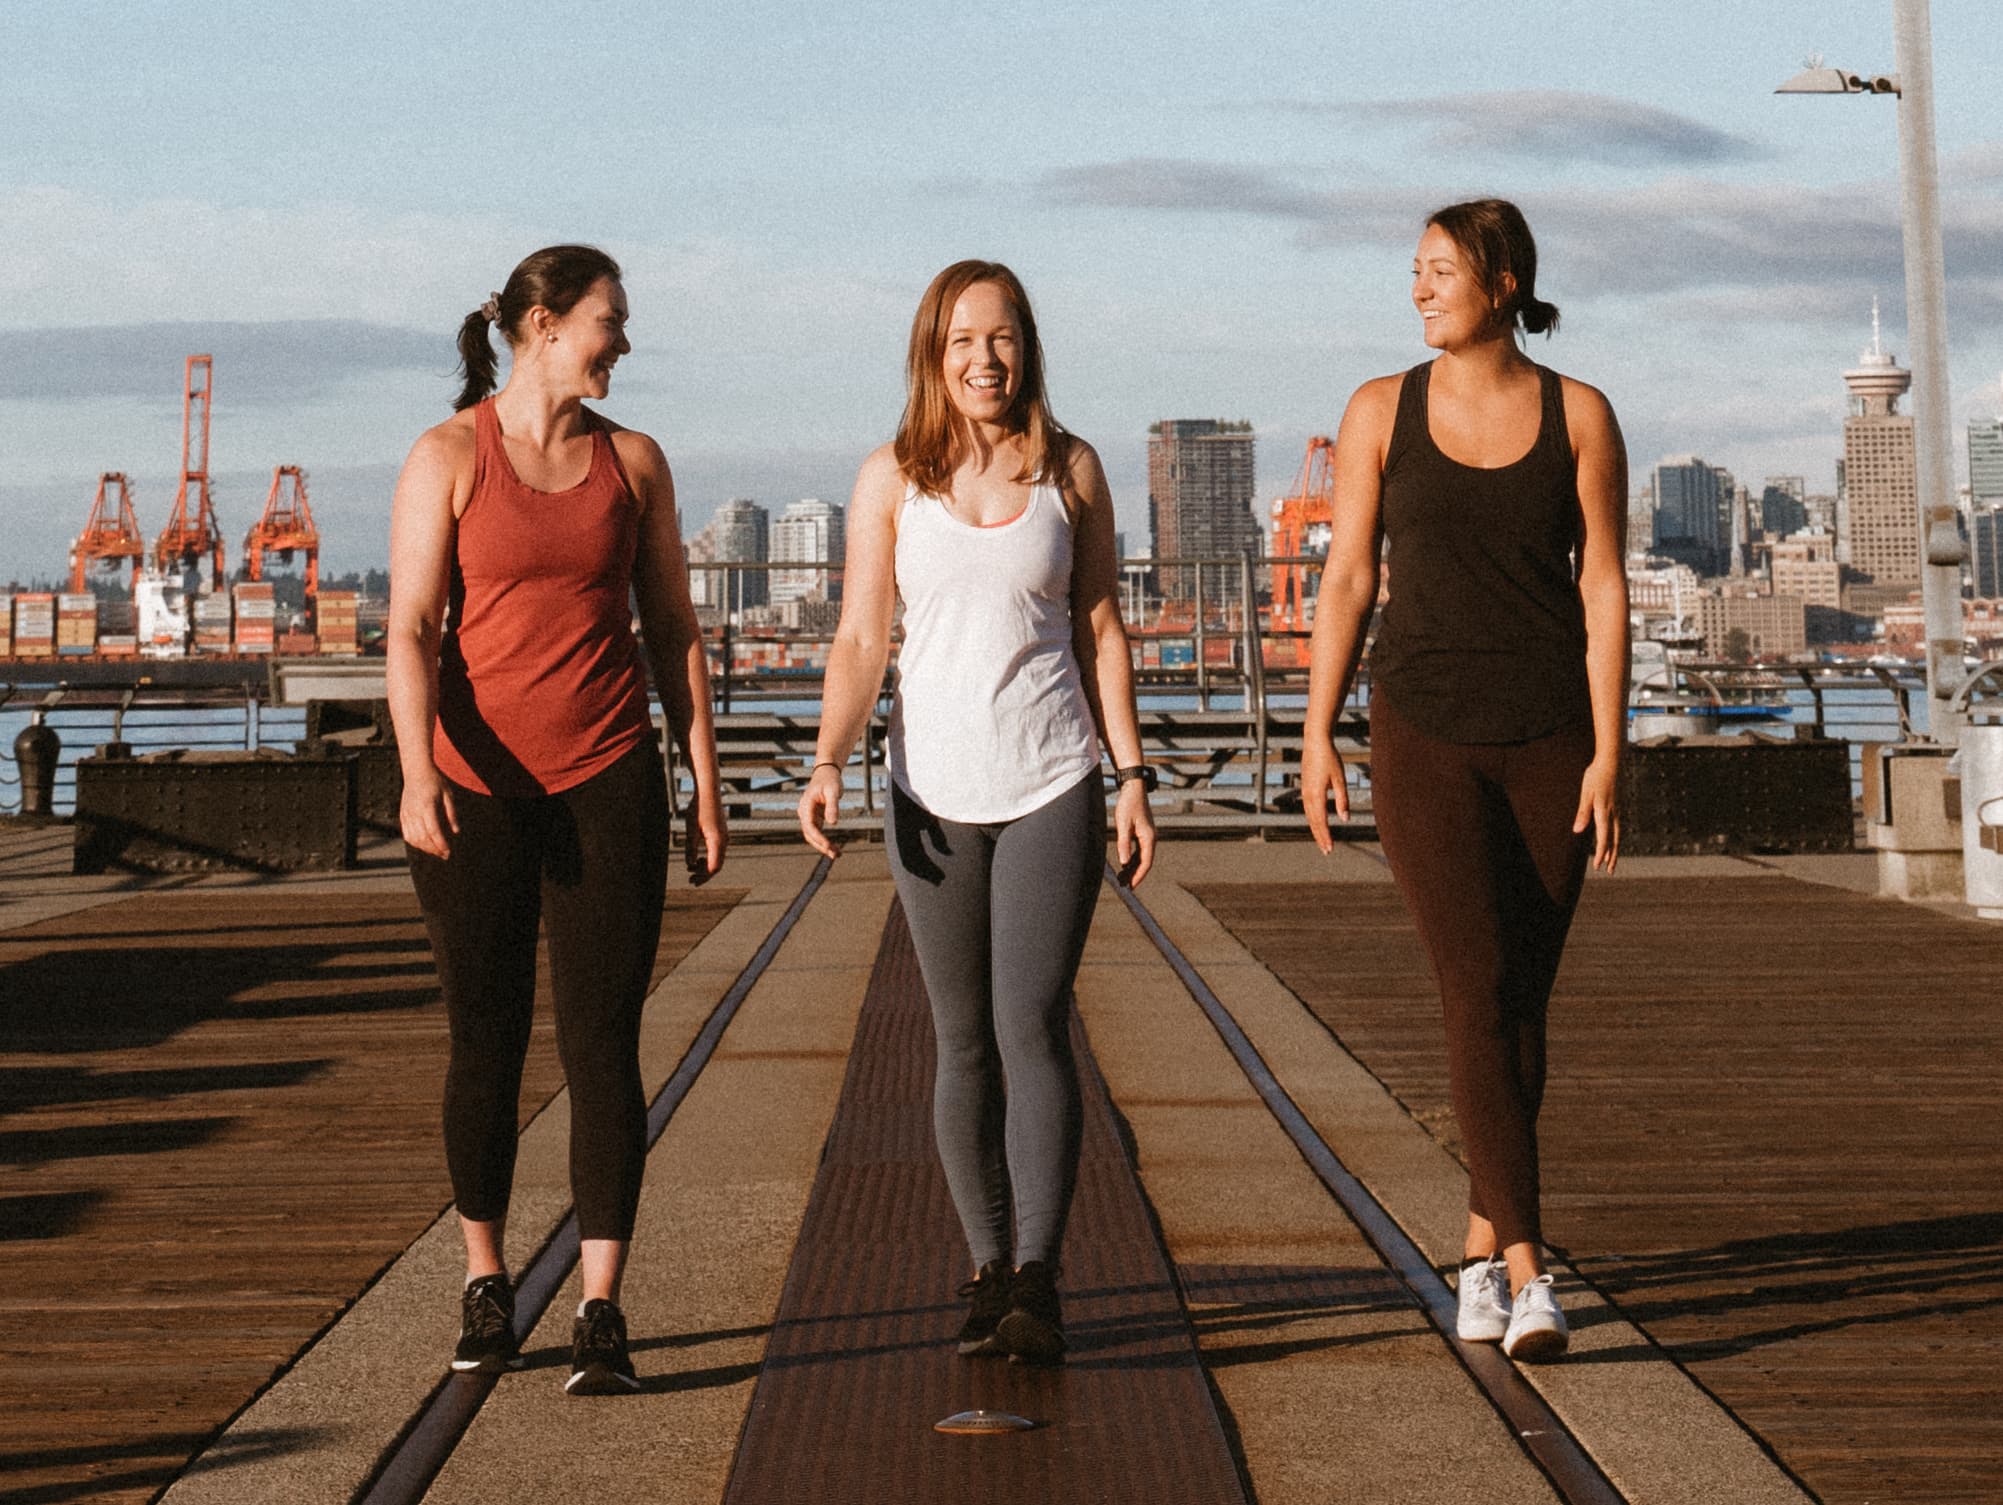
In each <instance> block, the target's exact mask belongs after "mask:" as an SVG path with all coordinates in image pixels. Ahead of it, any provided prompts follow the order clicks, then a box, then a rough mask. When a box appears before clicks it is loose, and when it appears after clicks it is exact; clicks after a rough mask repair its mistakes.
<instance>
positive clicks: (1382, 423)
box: [1342, 371, 1405, 436]
mask: <svg viewBox="0 0 2003 1505" xmlns="http://www.w3.org/2000/svg"><path fill="white" fill-rule="evenodd" d="M1404 385H1405V373H1404V372H1402V371H1400V372H1396V373H1395V374H1393V375H1391V376H1373V377H1371V378H1370V380H1369V381H1367V382H1365V383H1364V384H1363V385H1362V386H1360V387H1358V388H1357V389H1356V390H1355V391H1354V392H1352V393H1350V394H1349V406H1348V407H1346V408H1344V409H1343V411H1342V425H1343V427H1344V428H1348V427H1349V426H1350V425H1351V424H1355V425H1356V426H1357V428H1358V430H1359V431H1360V432H1362V433H1365V434H1377V433H1380V432H1381V433H1383V434H1385V435H1387V436H1388V435H1389V434H1390V432H1391V425H1392V423H1393V422H1394V421H1395V420H1396V418H1397V416H1398V393H1399V391H1400V389H1401V388H1403V386H1404Z"/></svg>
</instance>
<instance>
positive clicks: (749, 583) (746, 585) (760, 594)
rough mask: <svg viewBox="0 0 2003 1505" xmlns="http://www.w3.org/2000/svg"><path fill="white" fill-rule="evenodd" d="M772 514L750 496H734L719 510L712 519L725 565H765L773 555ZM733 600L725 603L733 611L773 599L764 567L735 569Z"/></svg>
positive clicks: (732, 580) (761, 604)
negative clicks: (762, 568)
mask: <svg viewBox="0 0 2003 1505" xmlns="http://www.w3.org/2000/svg"><path fill="white" fill-rule="evenodd" d="M771 522H772V514H771V513H769V512H767V511H766V510H765V509H764V508H763V507H761V506H759V505H758V504H757V503H756V502H754V501H752V500H751V498H750V497H748V496H734V497H732V498H731V499H730V500H729V501H727V502H725V503H724V504H723V505H722V506H721V507H719V508H717V509H716V516H715V517H713V518H711V519H710V523H709V525H710V527H711V528H712V529H713V530H714V534H715V540H716V558H717V561H718V562H719V563H723V564H763V563H764V562H765V561H766V560H767V559H768V558H769V557H770V553H769V544H768V539H769V536H770V532H771ZM729 590H730V599H729V600H728V601H727V602H725V603H724V604H725V605H726V606H728V607H730V608H731V609H732V610H733V611H737V610H742V609H743V608H745V607H747V606H763V605H765V604H766V603H767V602H768V601H770V600H771V599H772V592H771V581H770V580H769V579H768V578H767V576H766V574H765V571H763V570H732V571H731V572H730V587H729Z"/></svg>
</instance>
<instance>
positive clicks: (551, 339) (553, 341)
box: [549, 335, 556, 345]
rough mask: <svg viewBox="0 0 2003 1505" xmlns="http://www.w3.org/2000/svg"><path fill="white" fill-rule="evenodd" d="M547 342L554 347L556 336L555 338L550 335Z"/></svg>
mask: <svg viewBox="0 0 2003 1505" xmlns="http://www.w3.org/2000/svg"><path fill="white" fill-rule="evenodd" d="M549 342H550V344H552V345H554V344H555V343H556V336H555V335H551V336H550V337H549Z"/></svg>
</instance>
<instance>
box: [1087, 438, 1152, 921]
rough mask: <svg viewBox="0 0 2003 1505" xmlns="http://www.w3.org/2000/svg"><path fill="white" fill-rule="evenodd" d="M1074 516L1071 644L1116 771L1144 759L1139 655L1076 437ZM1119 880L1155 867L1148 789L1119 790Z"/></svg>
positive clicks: (1104, 494)
mask: <svg viewBox="0 0 2003 1505" xmlns="http://www.w3.org/2000/svg"><path fill="white" fill-rule="evenodd" d="M1068 463H1069V468H1070V476H1069V486H1068V488H1067V489H1068V491H1069V493H1070V496H1071V499H1072V507H1073V511H1074V517H1073V524H1072V554H1071V646H1072V651H1073V652H1074V653H1076V654H1077V657H1078V669H1079V674H1080V677H1081V678H1082V680H1083V681H1084V686H1085V698H1086V700H1087V701H1089V702H1090V703H1091V706H1092V719H1093V721H1094V722H1095V723H1096V724H1097V726H1098V728H1099V738H1100V740H1101V741H1103V742H1104V743H1105V744H1106V751H1107V753H1108V754H1109V755H1110V756H1111V757H1112V760H1113V766H1114V767H1115V768H1131V767H1133V766H1134V765H1135V764H1137V763H1139V762H1140V761H1141V756H1142V754H1141V725H1140V714H1139V712H1138V711H1137V710H1136V708H1135V706H1134V662H1133V652H1132V650H1131V649H1130V648H1129V647H1128V646H1127V628H1126V624H1125V623H1124V622H1122V621H1121V620H1120V590H1119V573H1120V562H1119V560H1118V559H1117V558H1116V557H1115V555H1114V551H1113V494H1112V491H1111V489H1110V488H1109V487H1108V486H1107V485H1106V472H1105V469H1104V467H1102V466H1101V465H1100V463H1099V456H1098V454H1097V453H1096V452H1095V451H1094V450H1093V448H1092V446H1091V445H1089V444H1086V443H1085V442H1084V441H1083V440H1077V439H1074V440H1073V441H1072V444H1071V454H1070V456H1069V461H1068ZM1113 823H1114V841H1115V846H1116V850H1117V852H1118V854H1119V859H1120V875H1121V877H1122V879H1123V880H1124V881H1125V882H1126V883H1127V884H1129V885H1130V886H1131V885H1134V884H1138V883H1139V882H1140V881H1141V879H1143V878H1145V877H1146V876H1147V873H1148V869H1149V868H1151V867H1153V866H1154V848H1155V829H1154V817H1153V816H1152V815H1151V814H1150V813H1149V810H1148V796H1147V790H1146V789H1145V788H1143V787H1142V786H1141V784H1139V783H1138V782H1132V781H1130V782H1128V783H1126V784H1123V785H1121V786H1120V792H1119V798H1118V802H1117V804H1116V806H1115V808H1114V813H1113Z"/></svg>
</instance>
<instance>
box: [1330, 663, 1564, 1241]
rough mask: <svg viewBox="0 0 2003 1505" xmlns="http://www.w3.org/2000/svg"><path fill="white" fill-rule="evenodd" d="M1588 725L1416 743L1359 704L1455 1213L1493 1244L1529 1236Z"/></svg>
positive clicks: (1377, 701)
mask: <svg viewBox="0 0 2003 1505" xmlns="http://www.w3.org/2000/svg"><path fill="white" fill-rule="evenodd" d="M1592 758H1593V729H1592V727H1591V726H1589V725H1584V726H1575V727H1568V728H1566V729H1564V730H1562V731H1556V732H1552V733H1551V734H1550V735H1548V736H1544V737H1538V738H1535V739H1534V740H1532V741H1528V742H1501V743H1462V742H1446V741H1442V740H1441V739H1440V738H1438V737H1433V736H1429V735H1428V734H1426V733H1425V732H1422V731H1420V730H1419V729H1418V728H1417V727H1415V726H1413V725H1412V724H1411V723H1410V722H1409V721H1407V720H1405V718H1403V717H1402V716H1400V715H1399V714H1398V713H1397V712H1396V711H1395V710H1394V709H1392V707H1391V706H1390V705H1389V704H1388V703H1387V702H1386V701H1385V698H1384V696H1383V694H1382V693H1381V692H1380V693H1379V694H1377V695H1375V696H1373V697H1372V698H1371V702H1370V788H1371V798H1372V801H1373V802H1374V804H1375V807H1376V815H1377V834H1378V836H1379V838H1380V839H1381V840H1382V841H1383V843H1384V858H1385V860H1386V861H1387V862H1388V863H1390V865H1391V876H1392V877H1393V878H1394V879H1396V880H1397V884H1398V890H1399V892H1400V893H1402V894H1403V895H1404V898H1405V904H1406V907H1407V908H1409V909H1410V910H1411V913H1412V919H1413V922H1414V923H1415V924H1416V925H1417V926H1418V930H1419V939H1420V940H1421V941H1423V942H1424V943H1425V947H1426V952H1427V955H1428V956H1429V957H1430V958H1431V959H1432V964H1433V975H1434V976H1435V977H1436V978H1437V979H1438V981H1439V985H1440V1003H1441V1006H1442V1009H1443V1011H1444V1013H1445V1015H1446V1027H1447V1074H1448V1078H1449V1083H1450V1085H1451V1087H1452V1090H1453V1102H1454V1120H1455V1122H1456V1123H1458V1124H1459V1126H1460V1133H1461V1144H1462V1146H1463V1149H1464V1151H1465V1153H1466V1155H1467V1164H1468V1180H1469V1189H1468V1209H1469V1210H1470V1211H1471V1212H1473V1213H1475V1214H1476V1215H1477V1216H1479V1217H1484V1218H1487V1219H1488V1220H1489V1221H1490V1222H1491V1223H1493V1224H1494V1225H1495V1235H1496V1241H1497V1247H1498V1248H1502V1249H1506V1248H1508V1247H1509V1246H1510V1245H1511V1244H1516V1243H1525V1242H1528V1243H1538V1242H1541V1241H1542V1237H1543V1233H1542V1226H1541V1221H1540V1218H1539V1212H1538V1200H1539V1197H1538V1170H1537V1110H1538V1108H1539V1107H1540V1106H1541V1105H1542V1103H1543V1101H1544V1016H1545V1006H1546V1004H1547V1003H1548V1002H1549V1001H1550V997H1551V985H1552V983H1553V982H1555V981H1556V980H1557V976H1558V961H1559V958H1560V957H1561V956H1562V954H1563V953H1564V949H1565V935H1566V932H1567V931H1568V930H1569V929H1570V928H1571V923H1572V910H1573V908H1574V907H1575V906H1576V905H1577V903H1578V900H1579V889H1580V886H1581V885H1582V884H1583V883H1584V881H1585V876H1586V858H1587V856H1588V855H1589V853H1590V852H1591V850H1592V840H1593V837H1592V832H1591V830H1590V828H1589V829H1588V830H1587V831H1586V832H1585V833H1584V834H1582V835H1574V834H1573V832H1572V821H1573V818H1574V817H1575V816H1576V815H1577V813H1578V808H1579V784H1580V780H1581V779H1583V778H1584V777H1585V772H1586V765H1587V764H1588V763H1590V762H1591V761H1592Z"/></svg>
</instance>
